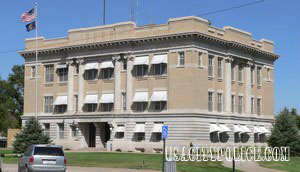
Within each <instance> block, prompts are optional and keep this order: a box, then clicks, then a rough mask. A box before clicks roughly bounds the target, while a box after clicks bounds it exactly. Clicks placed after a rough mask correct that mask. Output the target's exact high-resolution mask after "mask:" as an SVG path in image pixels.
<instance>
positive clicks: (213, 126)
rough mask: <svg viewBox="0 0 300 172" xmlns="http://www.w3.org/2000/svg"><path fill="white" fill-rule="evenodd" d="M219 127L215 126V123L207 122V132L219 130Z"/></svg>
mask: <svg viewBox="0 0 300 172" xmlns="http://www.w3.org/2000/svg"><path fill="white" fill-rule="evenodd" d="M220 131H221V128H220V127H218V126H217V124H209V132H210V133H213V132H220Z"/></svg>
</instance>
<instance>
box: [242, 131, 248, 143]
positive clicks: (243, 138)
mask: <svg viewBox="0 0 300 172" xmlns="http://www.w3.org/2000/svg"><path fill="white" fill-rule="evenodd" d="M248 140H249V135H248V134H247V133H242V134H241V141H242V142H243V143H246V142H248Z"/></svg>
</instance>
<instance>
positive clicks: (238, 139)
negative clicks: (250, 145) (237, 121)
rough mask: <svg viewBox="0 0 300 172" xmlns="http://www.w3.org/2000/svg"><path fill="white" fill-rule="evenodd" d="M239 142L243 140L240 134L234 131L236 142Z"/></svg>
mask: <svg viewBox="0 0 300 172" xmlns="http://www.w3.org/2000/svg"><path fill="white" fill-rule="evenodd" d="M239 142H241V138H240V134H239V133H234V143H239Z"/></svg>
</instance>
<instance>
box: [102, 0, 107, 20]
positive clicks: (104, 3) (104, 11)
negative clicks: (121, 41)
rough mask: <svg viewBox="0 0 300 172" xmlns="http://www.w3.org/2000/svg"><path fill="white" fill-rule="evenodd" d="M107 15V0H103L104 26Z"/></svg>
mask: <svg viewBox="0 0 300 172" xmlns="http://www.w3.org/2000/svg"><path fill="white" fill-rule="evenodd" d="M105 15H106V0H103V18H102V22H103V25H105V17H106V16H105Z"/></svg>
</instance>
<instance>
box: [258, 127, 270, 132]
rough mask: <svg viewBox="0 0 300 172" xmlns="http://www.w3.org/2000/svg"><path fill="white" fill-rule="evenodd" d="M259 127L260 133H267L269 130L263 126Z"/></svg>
mask: <svg viewBox="0 0 300 172" xmlns="http://www.w3.org/2000/svg"><path fill="white" fill-rule="evenodd" d="M259 129H260V130H261V131H262V132H261V134H268V133H270V131H269V130H267V129H266V128H265V127H259Z"/></svg>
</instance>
